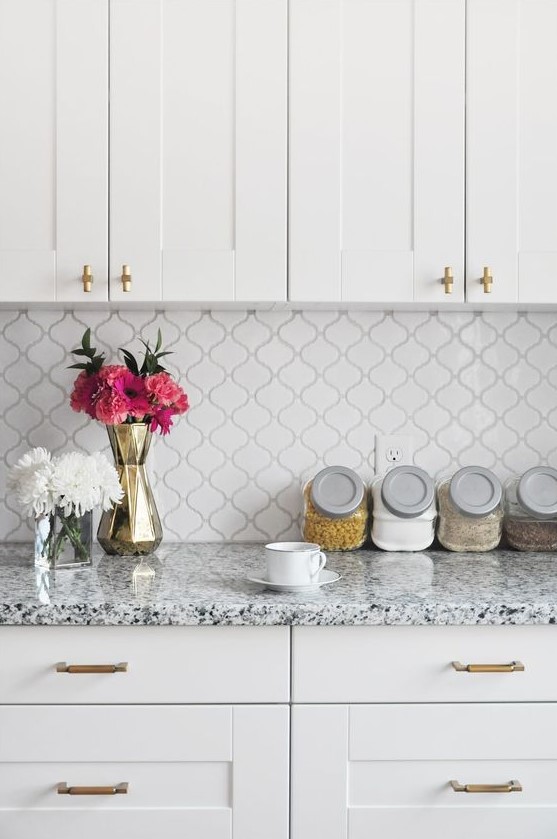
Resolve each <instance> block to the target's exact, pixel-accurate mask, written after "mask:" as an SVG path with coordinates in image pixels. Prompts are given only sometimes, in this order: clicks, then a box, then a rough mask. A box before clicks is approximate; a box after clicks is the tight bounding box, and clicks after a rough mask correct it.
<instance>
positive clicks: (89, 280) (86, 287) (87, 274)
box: [81, 265, 93, 293]
mask: <svg viewBox="0 0 557 839" xmlns="http://www.w3.org/2000/svg"><path fill="white" fill-rule="evenodd" d="M81 282H82V283H83V291H84V292H86V293H88V292H90V291H91V286H92V285H93V273H92V271H91V266H90V265H84V266H83V274H82V275H81Z"/></svg>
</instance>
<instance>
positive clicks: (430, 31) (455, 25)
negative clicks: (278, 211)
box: [289, 0, 465, 303]
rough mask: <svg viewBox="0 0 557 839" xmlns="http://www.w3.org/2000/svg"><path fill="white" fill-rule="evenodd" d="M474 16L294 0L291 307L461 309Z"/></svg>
mask: <svg viewBox="0 0 557 839" xmlns="http://www.w3.org/2000/svg"><path fill="white" fill-rule="evenodd" d="M464 5H465V4H464V0H291V4H290V8H291V12H290V37H291V42H290V146H289V149H290V180H289V213H290V215H289V231H290V256H289V286H290V297H291V299H292V300H296V301H345V300H346V301H370V302H375V301H378V302H381V301H385V302H405V301H412V300H424V301H435V302H437V303H442V302H444V301H445V300H452V301H459V300H462V299H463V266H464V77H465V70H464V52H465V50H464V43H465V20H464V12H465V9H464ZM445 267H450V268H452V271H453V275H454V288H453V292H452V294H451V295H449V294H445V291H444V287H443V283H442V277H443V275H444V269H445Z"/></svg>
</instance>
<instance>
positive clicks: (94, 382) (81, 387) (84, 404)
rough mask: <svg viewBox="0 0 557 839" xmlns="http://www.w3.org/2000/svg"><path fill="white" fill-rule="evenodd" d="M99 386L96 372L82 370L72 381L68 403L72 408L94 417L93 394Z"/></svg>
mask: <svg viewBox="0 0 557 839" xmlns="http://www.w3.org/2000/svg"><path fill="white" fill-rule="evenodd" d="M98 386H99V379H98V374H96V373H94V374H92V375H89V373H87V371H86V370H82V371H81V373H80V374H79V376H78V377H77V379H76V380H75V382H74V386H73V390H72V395H71V397H70V405H71V407H72V410H74V411H77V412H78V413H79V412H80V411H84V412H85V413H86V414H89V416H90V417H91V418H92V419H95V405H94V396H95V393H96V391H97V389H98Z"/></svg>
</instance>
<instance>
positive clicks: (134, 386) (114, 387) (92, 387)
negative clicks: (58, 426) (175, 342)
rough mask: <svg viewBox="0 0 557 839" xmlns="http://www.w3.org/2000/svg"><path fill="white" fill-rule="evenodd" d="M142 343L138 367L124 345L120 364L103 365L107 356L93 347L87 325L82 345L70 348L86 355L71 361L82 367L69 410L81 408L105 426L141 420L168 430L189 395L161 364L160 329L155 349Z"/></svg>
mask: <svg viewBox="0 0 557 839" xmlns="http://www.w3.org/2000/svg"><path fill="white" fill-rule="evenodd" d="M141 343H142V344H143V346H144V348H145V350H144V359H143V363H142V364H141V366H139V363H138V361H137V360H136V358H135V356H133V355H132V353H131V352H129V351H128V350H125V349H121V352H122V354H123V356H124V361H125V364H124V365H120V364H107V365H105V363H104V359H105V355H104V353H99V354H97V350H96V348H95V347H91V330H90V329H87V330H86V331H85V333H84V335H83V338H82V340H81V347H79V348H78V349H76V350H73V354H74V355H77V356H81V357H83V358H85V359H87V360H86V361H83V362H78V363H77V364H72V365H71V368H72V369H77V370H81V372H80V373H79V375H78V376H77V379H76V380H75V383H74V387H73V391H72V394H71V399H70V402H71V406H72V408H73V410H74V411H78V412H79V411H84V412H85V413H86V414H88V415H89V416H90V417H92V418H93V419H96V420H99V422H102V423H104V424H105V425H118V424H120V423H132V422H143V423H145V424H147V425H149V428H150V430H151V431H157V430H158V431H159V432H160V433H161V434H163V435H164V434H168V433H169V431H170V428H171V426H172V422H173V420H172V418H173V417H174V416H176V415H178V414H184V413H185V412H186V411H187V410H188V408H189V404H188V397H187V396H186V394H185V393H184V391H183V390H182V388H181V387H180V385H179V384H178V383H177V382H176V381H175V380H174V379H173V378H172V376H171V375H170V374H169V373H168V372H167V371H166V370H165V368H164V367H163V366H162V365H161V363H160V359H161V358H163V356H166V355H170V352H168V351H164V350H162V349H161V348H162V335H161V331H160V329H159V331H158V335H157V343H156V345H155V349H154V350H152V349H151V347H150V345H149V343H148V342H146V341H143V340H142V341H141Z"/></svg>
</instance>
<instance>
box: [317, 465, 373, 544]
mask: <svg viewBox="0 0 557 839" xmlns="http://www.w3.org/2000/svg"><path fill="white" fill-rule="evenodd" d="M367 526H368V509H367V491H366V487H365V485H364V483H363V481H362V480H361V478H360V477H359V476H358V475H357V474H356V473H355V472H353V471H352V469H347V468H346V467H344V466H328V467H327V468H326V469H322V470H321V472H318V473H317V475H315V477H314V478H313V479H312V480H311V481H308V483H307V484H306V485H305V487H304V521H303V526H302V533H303V538H304V539H305V541H306V542H315V543H316V544H318V545H320V546H321V549H322V550H324V551H354V550H356V549H357V548H361V547H362V545H363V544H364V542H365V541H366V538H367Z"/></svg>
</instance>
